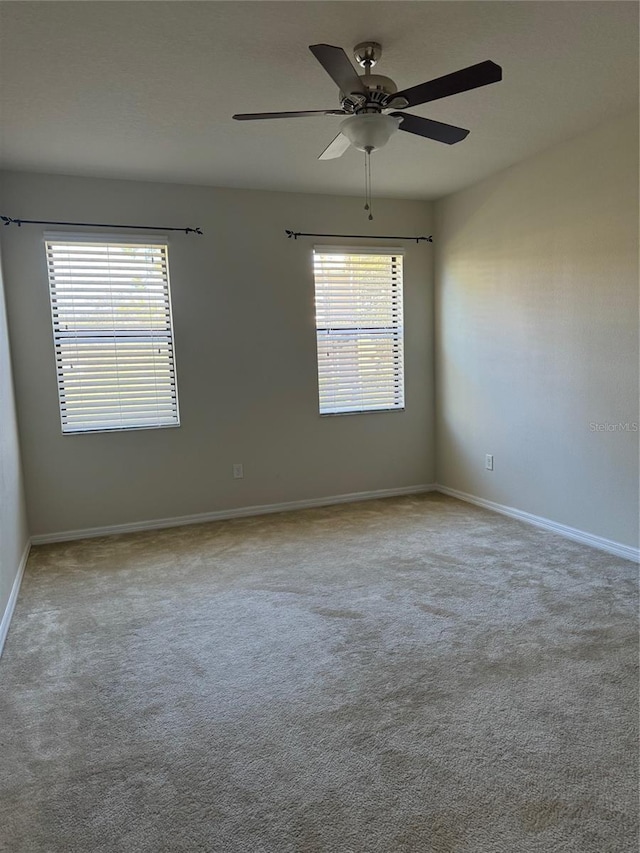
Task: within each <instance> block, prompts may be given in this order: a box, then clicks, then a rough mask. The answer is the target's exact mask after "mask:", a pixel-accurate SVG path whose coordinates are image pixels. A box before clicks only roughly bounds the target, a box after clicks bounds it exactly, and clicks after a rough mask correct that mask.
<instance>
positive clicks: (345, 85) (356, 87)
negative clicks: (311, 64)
mask: <svg viewBox="0 0 640 853" xmlns="http://www.w3.org/2000/svg"><path fill="white" fill-rule="evenodd" d="M309 50H310V51H311V53H312V54H313V55H314V56H315V58H316V59H317V60H318V62H319V63H320V65H322V67H323V68H324V70H325V71H326V72H327V74H328V75H329V77H331V79H332V80H333V82H334V83H335V84H336V85H337V87H338V88H339V89H340V91H341V92H344V94H345V95H349V94H350V93H351V92H361V93H362V94H364V93H365V91H366V90H365V88H364V85H363V83H362V80H361V79H360V77H359V76H358V72H357V71H356V69H355V68H354V67H353V65H352V64H351V62H350V61H349V57H348V56H347V54H346V53H345V52H344V50H343V49H342V48H341V47H333V45H330V44H310V45H309Z"/></svg>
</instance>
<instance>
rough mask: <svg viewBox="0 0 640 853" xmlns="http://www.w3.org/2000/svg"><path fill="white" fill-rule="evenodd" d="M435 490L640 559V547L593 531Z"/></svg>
mask: <svg viewBox="0 0 640 853" xmlns="http://www.w3.org/2000/svg"><path fill="white" fill-rule="evenodd" d="M435 491H437V492H442V494H444V495H449V496H450V497H452V498H458V499H459V500H461V501H466V502H467V503H471V504H476V506H481V507H484V508H485V509H490V510H493V512H499V513H500V514H501V515H508V516H509V517H510V518H517V519H518V521H524V522H525V523H526V524H533V525H534V526H535V527H541V528H542V529H543V530H549V531H551V532H552V533H558V534H560V536H564V537H565V538H566V539H573V541H574V542H581V543H582V544H583V545H590V546H591V547H592V548H598V549H599V550H600V551H606V552H607V553H608V554H615V556H616V557H623V558H624V559H625V560H632V561H633V562H635V563H637V562H638V561H639V560H640V548H632V547H631V546H630V545H622V544H621V543H619V542H613V541H611V539H605V538H604V537H602V536H594V535H593V534H592V533H585V532H584V531H583V530H576V528H575V527H568V526H567V525H566V524H558V522H556V521H551V520H550V519H548V518H541V517H540V516H539V515H532V514H531V513H530V512H523V511H522V510H520V509H514V508H513V507H510V506H504V505H503V504H498V503H495V502H494V501H488V500H485V498H479V497H476V495H469V494H467V493H466V492H460V491H458V490H457V489H450V488H449V487H448V486H441V485H437V486H436V487H435Z"/></svg>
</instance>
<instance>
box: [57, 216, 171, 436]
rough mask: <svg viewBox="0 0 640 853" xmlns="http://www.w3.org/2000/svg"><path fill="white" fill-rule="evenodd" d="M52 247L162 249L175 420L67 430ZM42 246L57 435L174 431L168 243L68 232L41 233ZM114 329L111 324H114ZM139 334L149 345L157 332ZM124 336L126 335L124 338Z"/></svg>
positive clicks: (123, 331)
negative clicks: (51, 254) (57, 419)
mask: <svg viewBox="0 0 640 853" xmlns="http://www.w3.org/2000/svg"><path fill="white" fill-rule="evenodd" d="M55 243H78V244H81V243H87V244H94V245H95V244H101V245H105V246H110V245H114V246H149V247H162V250H163V258H164V262H165V271H164V275H163V294H166V305H165V317H166V320H167V325H166V330H165V333H164V334H165V335H166V340H167V343H168V364H170V365H171V367H172V379H171V380H170V383H169V387H170V388H171V390H172V398H173V400H174V406H173V408H174V412H175V419H174V420H171V421H168V422H167V423H135V422H132V423H131V424H127V423H124V424H119V425H114V426H106V425H97V424H96V425H95V426H93V425H92V426H88V427H82V426H80V427H78V426H75V427H71V428H69V425H68V422H65V417H64V412H63V409H64V405H65V403H64V393H65V389H64V369H63V367H62V366H61V361H62V359H63V354H62V351H61V348H60V347H59V342H60V341H62V340H64V338H65V333H64V330H61V329H60V328H59V323H58V318H57V316H56V308H55V305H54V298H55V296H56V293H55V285H54V282H53V281H52V276H51V271H52V264H51V261H50V258H49V244H55ZM43 245H44V249H45V266H46V275H47V290H48V294H47V295H48V299H49V309H50V316H51V328H52V333H53V350H54V364H55V378H56V391H57V398H58V414H59V417H60V428H61V433H62V435H64V436H69V435H87V434H91V433H122V432H138V431H141V430H156V429H175V428H177V427H180V426H181V422H180V403H179V398H178V373H177V365H176V347H175V333H174V324H173V300H172V298H171V276H170V271H169V239H168V237H167V236H166V235H164V234H157V235H155V234H154V235H151V236H150V235H148V234H138V233H133V234H123V233H116V232H114V233H109V234H104V233H95V232H77V233H76V232H70V231H56V232H44V233H43ZM114 325H115V324H114ZM76 331H80V332H82V331H83V330H82V329H78V330H76ZM84 331H92V330H89V329H87V330H84ZM102 331H103V333H104V338H105V340H108V339H109V338H110V339H111V340H115V341H117V340H118V336H119V337H120V340H125V339H126V338H127V337H132V335H131V333H132V331H135V330H134V329H131V328H128V329H127V328H124V327H120V328H119V329H118V328H114V329H113V330H107V329H105V330H102ZM137 331H139V333H140V337H141V338H145V337H148V339H149V341H152V340H153V336H154V332H157V331H158V330H157V329H139V330H137ZM127 332H128V334H127ZM66 337H67V338H68V340H69V341H73V340H74V337H76V338H78V337H82V335H76V336H74V335H73V333H69V334H68V335H67V336H66ZM93 337H94V338H97V337H101V335H95V334H94V335H93ZM116 407H117V403H114V409H115V408H116Z"/></svg>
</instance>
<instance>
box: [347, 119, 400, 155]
mask: <svg viewBox="0 0 640 853" xmlns="http://www.w3.org/2000/svg"><path fill="white" fill-rule="evenodd" d="M400 121H401V119H400V118H396V117H395V116H390V115H383V114H382V113H365V114H363V115H356V116H350V117H349V118H347V119H345V120H344V121H343V122H342V123H341V124H340V131H341V133H343V134H344V135H345V136H346V137H347V139H348V140H349V142H350V143H351V144H352V145H353V147H354V148H357V149H358V150H359V151H376V150H377V149H378V148H382V147H383V146H385V145H386V144H387V142H388V141H389V140H390V139H391V137H392V136H393V134H394V133H395V132H396V130H398V128H399V127H400Z"/></svg>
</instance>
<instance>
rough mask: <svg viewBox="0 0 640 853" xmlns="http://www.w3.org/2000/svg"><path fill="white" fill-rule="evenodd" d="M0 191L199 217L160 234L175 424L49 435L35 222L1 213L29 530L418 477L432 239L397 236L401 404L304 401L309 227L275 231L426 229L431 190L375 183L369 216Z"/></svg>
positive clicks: (309, 329) (194, 191)
mask: <svg viewBox="0 0 640 853" xmlns="http://www.w3.org/2000/svg"><path fill="white" fill-rule="evenodd" d="M2 197H3V207H4V209H5V210H6V211H7V212H9V213H10V214H11V215H12V216H15V217H20V216H22V217H24V218H29V219H57V220H71V221H88V222H114V223H134V224H135V223H140V224H155V223H157V224H159V225H178V226H180V225H191V226H194V225H199V226H201V227H202V228H203V229H204V232H205V236H203V237H196V236H188V237H187V236H185V235H179V234H176V235H174V236H172V238H171V241H170V249H169V253H170V269H171V286H172V295H173V312H174V327H175V339H176V359H177V370H178V390H179V398H180V410H181V419H182V426H181V427H180V428H179V429H161V430H143V431H134V432H124V433H103V434H88V435H67V436H63V435H61V432H60V422H59V415H58V402H57V392H56V380H55V370H54V354H53V342H52V334H51V320H50V313H49V303H48V291H47V278H46V268H45V262H44V254H43V245H42V231H43V229H42V228H40V227H37V226H24V227H23V228H21V229H18V228H15V227H13V226H12V227H11V228H10V229H9V228H7V229H4V230H3V233H2V245H3V250H4V253H5V271H6V279H7V302H8V311H9V318H10V324H11V330H12V345H13V355H14V362H15V384H16V396H17V401H18V409H19V413H20V420H21V426H22V442H23V457H24V468H25V477H26V483H27V493H28V497H29V517H30V524H31V528H32V533H33V534H47V533H55V532H60V531H65V530H75V529H82V528H88V527H98V526H104V525H112V524H120V523H127V522H136V521H143V520H149V519H156V518H170V517H175V516H182V515H190V514H193V513H205V512H213V511H217V510H225V509H230V508H235V507H242V506H252V505H258V504H269V503H275V502H282V501H293V500H301V499H313V498H320V497H323V496H328V495H337V494H342V493H351V492H359V491H368V490H377V489H391V488H399V487H404V486H412V485H417V484H423V483H430V482H432V481H433V478H434V445H433V387H432V375H433V360H432V355H433V353H432V349H433V345H432V335H431V333H430V330H431V329H432V327H433V316H432V284H431V279H432V251H433V249H432V246H431V245H430V244H421V245H415V244H406V256H405V316H406V339H405V359H406V368H405V369H406V411H405V412H394V413H378V414H373V415H356V416H346V417H329V418H320V417H319V415H318V410H317V380H316V360H315V334H314V311H313V278H312V267H311V252H312V247H313V244H314V241H313V240H298V241H296V242H294V241H293V240H288V239H287V238H286V237H285V234H284V229H285V228H290V229H295V230H300V231H322V232H326V231H330V232H342V233H355V234H359V233H366V232H367V231H368V230H370V231H372V232H373V233H378V234H422V233H426V234H429V233H430V228H431V222H430V205H425V204H423V203H420V202H407V201H383V200H378V201H377V202H376V220H375V221H374V223H373V224H372V225H371V226H370V225H369V223H368V221H367V220H366V216H365V214H364V212H363V210H362V202H361V201H360V200H359V199H353V198H336V197H329V196H317V195H316V196H305V195H299V194H289V193H269V192H253V191H244V190H219V189H212V188H203V187H191V186H178V185H161V184H151V183H138V182H129V181H111V180H94V179H83V178H67V177H53V176H37V175H28V174H20V173H5V174H4V176H3V181H2ZM318 242H320V241H318ZM325 242H328V243H336V242H338V241H336V240H335V239H333V238H332V239H329V240H326V241H325ZM346 242H347V243H348V242H349V241H346ZM234 462H242V463H243V464H244V468H245V478H244V480H233V479H232V468H231V466H232V463H234Z"/></svg>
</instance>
